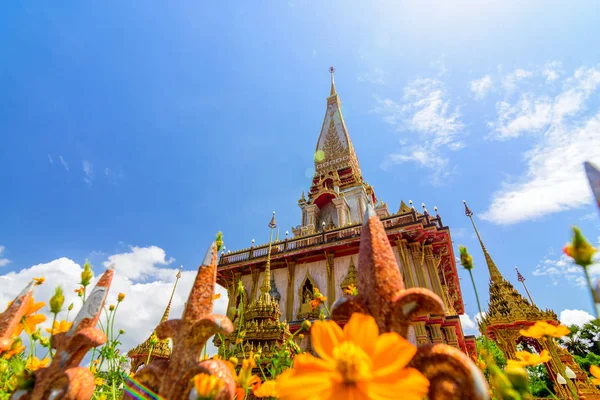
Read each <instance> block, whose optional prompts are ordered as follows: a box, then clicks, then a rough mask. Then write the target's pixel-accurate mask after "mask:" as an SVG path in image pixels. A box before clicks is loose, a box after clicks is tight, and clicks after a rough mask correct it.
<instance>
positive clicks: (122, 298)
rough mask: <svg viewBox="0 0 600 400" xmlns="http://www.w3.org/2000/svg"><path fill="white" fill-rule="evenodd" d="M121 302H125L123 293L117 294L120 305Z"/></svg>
mask: <svg viewBox="0 0 600 400" xmlns="http://www.w3.org/2000/svg"><path fill="white" fill-rule="evenodd" d="M123 300H125V293H119V294H118V295H117V301H118V302H119V303H120V302H122V301H123Z"/></svg>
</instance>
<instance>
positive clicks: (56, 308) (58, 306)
mask: <svg viewBox="0 0 600 400" xmlns="http://www.w3.org/2000/svg"><path fill="white" fill-rule="evenodd" d="M64 302H65V296H64V294H63V290H62V287H60V286H58V287H57V288H56V289H55V290H54V296H52V298H50V311H51V312H52V313H53V314H58V313H59V312H61V311H62V306H63V304H64Z"/></svg>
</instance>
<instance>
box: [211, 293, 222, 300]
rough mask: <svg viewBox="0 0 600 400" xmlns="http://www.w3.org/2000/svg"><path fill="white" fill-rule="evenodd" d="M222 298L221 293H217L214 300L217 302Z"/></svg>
mask: <svg viewBox="0 0 600 400" xmlns="http://www.w3.org/2000/svg"><path fill="white" fill-rule="evenodd" d="M220 298H221V293H215V294H214V295H213V300H217V299H220Z"/></svg>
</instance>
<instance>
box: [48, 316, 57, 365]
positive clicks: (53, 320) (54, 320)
mask: <svg viewBox="0 0 600 400" xmlns="http://www.w3.org/2000/svg"><path fill="white" fill-rule="evenodd" d="M52 314H54V318H52V326H50V347H49V348H48V352H49V353H50V359H51V360H53V359H54V354H52V336H54V323H55V322H56V313H52Z"/></svg>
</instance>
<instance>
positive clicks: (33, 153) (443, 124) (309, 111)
mask: <svg viewBox="0 0 600 400" xmlns="http://www.w3.org/2000/svg"><path fill="white" fill-rule="evenodd" d="M363 3H364V4H363ZM418 3H419V4H415V2H395V1H389V2H384V1H377V2H369V3H368V4H367V3H365V2H347V1H329V2H318V3H317V2H309V1H290V2H287V3H286V2H274V1H271V2H267V1H261V2H252V4H250V3H244V2H218V4H217V3H212V4H209V3H208V2H197V1H179V2H175V3H172V4H168V5H166V4H165V3H164V2H157V1H143V2H142V1H131V2H108V3H104V4H102V5H100V4H90V3H70V4H62V5H59V4H55V3H53V4H52V5H49V4H42V3H36V4H33V3H28V4H24V3H18V2H13V3H11V4H9V5H5V6H4V7H3V8H4V9H3V12H2V13H0V37H2V39H1V40H2V55H3V57H2V58H3V61H2V62H1V63H0V91H1V93H2V96H0V132H1V138H2V140H1V145H0V187H1V188H2V190H1V192H2V195H1V196H0V221H1V223H0V246H1V247H0V249H2V251H1V252H0V265H3V266H2V267H1V268H0V274H1V275H0V280H3V281H4V284H5V286H4V287H5V288H8V289H4V288H3V291H4V290H6V291H5V296H4V297H2V296H0V297H1V298H0V300H2V301H4V300H8V299H9V298H10V297H12V296H13V292H16V291H17V290H18V287H19V286H20V285H21V284H22V283H24V282H25V281H26V280H27V279H30V276H32V275H35V274H38V273H45V274H47V275H51V272H48V271H50V270H51V269H52V268H57V269H56V270H57V271H61V272H60V274H57V275H56V279H55V280H53V281H51V280H50V279H48V280H47V286H48V288H47V290H48V293H49V291H50V289H51V288H52V287H53V286H54V285H57V284H63V285H65V286H66V287H70V286H73V287H74V288H75V287H76V282H71V281H68V279H67V278H69V277H72V276H75V277H76V276H77V274H78V271H79V269H78V268H80V265H82V264H83V261H84V260H85V259H86V258H89V259H90V260H92V262H93V263H94V265H95V266H96V271H97V272H100V271H102V268H101V267H102V265H103V263H104V262H105V261H107V260H109V259H110V260H124V261H123V263H122V265H121V266H119V265H117V269H118V270H119V268H121V270H120V271H121V273H122V275H123V276H124V277H123V279H122V281H119V282H120V283H119V285H120V286H119V287H120V288H121V289H122V290H125V291H127V290H131V293H132V294H131V297H130V301H131V304H132V305H131V310H132V311H133V310H138V312H139V310H140V307H142V308H144V307H145V308H153V307H154V308H156V309H157V311H153V310H150V311H148V310H146V311H143V312H141V314H143V315H142V316H140V318H141V319H140V321H142V322H143V321H144V318H147V319H148V320H152V319H153V318H154V319H157V318H160V316H159V315H160V313H162V309H159V308H160V304H164V302H165V301H166V298H168V294H169V293H168V291H169V289H168V288H170V286H171V284H172V275H174V273H173V274H171V272H172V271H171V270H169V269H173V270H174V268H176V267H177V266H179V265H180V264H183V265H184V268H185V270H186V271H190V275H189V276H188V275H186V276H188V278H189V279H192V277H193V275H194V274H193V272H192V271H193V270H194V269H195V268H196V266H197V264H198V263H199V262H200V261H201V259H202V257H203V255H204V252H205V249H206V247H207V245H208V244H209V242H210V241H211V240H212V238H213V237H214V234H215V232H217V231H218V230H222V231H223V232H224V236H225V243H226V246H227V248H229V249H232V250H233V249H239V248H242V247H247V246H248V245H249V244H250V241H251V239H253V238H254V239H256V241H257V243H263V242H266V241H267V240H268V234H269V231H268V228H267V223H268V221H269V218H270V214H271V211H272V210H275V211H277V219H278V223H279V225H280V227H281V231H282V234H283V231H285V230H286V229H288V230H289V229H290V226H292V225H294V226H295V225H297V224H299V222H300V211H299V209H298V208H297V205H296V204H297V203H296V202H297V200H298V198H299V197H300V194H301V191H302V190H306V189H308V187H309V183H310V177H311V176H312V168H313V158H312V157H313V152H314V149H315V145H316V141H317V138H318V135H319V131H320V128H321V124H322V121H323V116H324V112H325V105H326V97H327V95H328V94H329V74H328V72H327V69H328V67H329V66H330V65H334V66H335V67H336V76H335V79H336V86H337V89H338V93H339V95H340V97H341V99H342V103H343V113H344V117H345V120H346V124H347V127H348V130H349V133H350V136H351V138H352V141H353V143H354V146H355V148H356V151H357V153H358V157H359V161H360V164H361V168H362V172H363V175H364V177H365V179H366V180H367V181H368V182H369V183H370V184H371V185H372V186H373V187H374V189H375V192H376V194H377V195H378V196H379V197H380V198H382V199H383V200H384V201H386V202H387V203H388V205H389V207H390V209H391V210H392V211H395V210H397V208H398V205H399V202H400V200H401V199H404V200H405V201H408V200H413V201H414V202H415V204H416V205H419V204H420V203H421V202H424V203H425V204H426V205H427V207H428V208H429V210H430V211H431V210H432V209H433V206H438V208H439V212H440V214H441V216H442V218H443V221H444V223H445V224H446V225H448V226H450V228H451V232H452V237H453V239H454V241H455V244H456V245H458V244H464V245H467V246H468V247H469V248H470V249H471V252H472V253H473V256H474V259H475V262H476V265H477V269H476V270H475V276H476V280H477V284H478V285H479V288H480V290H482V291H484V292H485V291H486V289H487V280H488V274H487V270H486V269H485V263H484V259H483V256H482V254H481V252H480V249H479V248H478V247H477V246H478V245H477V242H476V240H475V238H474V235H473V232H472V228H471V227H470V224H469V220H468V219H467V218H466V217H465V216H464V212H463V208H462V200H463V199H466V200H467V201H468V202H469V205H470V207H471V208H472V209H473V211H474V212H475V213H476V215H477V218H476V221H477V223H478V226H479V229H480V231H481V234H482V236H483V237H484V240H485V242H486V245H487V247H488V249H489V251H490V252H491V254H492V257H493V258H494V259H495V261H496V263H497V264H498V266H499V267H500V269H501V271H502V272H503V273H504V274H505V276H506V277H507V278H509V279H511V280H513V281H514V282H516V276H515V272H514V267H515V266H518V267H519V269H520V270H521V272H522V273H523V275H524V276H525V277H526V278H527V284H528V286H529V289H530V292H531V293H532V295H533V296H534V300H535V301H536V303H538V304H539V305H542V306H544V307H549V308H553V309H555V310H556V311H557V312H560V311H562V310H565V309H575V310H585V311H587V312H591V311H592V310H591V304H590V300H589V297H588V293H586V292H585V291H584V290H583V289H582V287H581V285H580V284H579V283H580V281H579V279H580V278H581V276H582V275H581V273H580V271H578V270H576V269H573V268H570V266H569V264H568V263H566V262H565V260H564V257H561V248H562V246H563V245H564V244H565V242H566V241H567V240H568V239H569V235H570V231H569V227H570V225H571V224H576V225H578V226H580V227H581V228H582V229H583V232H584V233H585V234H586V235H587V236H588V237H589V238H590V240H591V241H593V242H594V243H597V238H598V237H599V236H600V224H599V220H598V217H599V216H598V214H597V212H596V209H595V207H594V206H593V205H592V203H591V200H590V199H591V198H590V189H589V187H588V186H587V183H586V181H585V179H584V176H583V168H582V167H580V166H581V163H582V162H583V161H584V160H586V159H590V160H592V161H595V162H596V163H600V133H599V129H596V128H598V127H599V126H600V124H599V123H598V112H599V107H598V106H599V102H598V100H599V96H598V89H599V88H600V54H599V52H598V45H597V38H598V37H600V28H599V27H598V24H597V18H596V17H597V15H598V12H599V11H600V10H599V7H598V5H597V3H595V2H592V1H581V2H577V3H575V4H566V3H563V2H557V1H556V2H554V1H531V2H519V1H501V2H485V3H489V4H483V3H484V2H482V4H471V2H467V1H456V2H452V4H450V3H448V2H427V1H423V2H418ZM482 216H483V217H484V219H482V218H480V217H482ZM455 251H457V250H456V246H455ZM111 257H112V258H111ZM119 257H120V258H119ZM2 260H4V261H2ZM53 260H54V261H56V260H62V261H60V262H58V261H56V262H55V263H54V264H53V263H52V262H53ZM65 260H68V262H67V261H65ZM71 260H72V261H71ZM128 262H129V263H131V264H127V263H128ZM61 263H62V264H61ZM65 263H66V264H65ZM59 264H60V266H58V265H59ZM32 266H36V267H32ZM69 274H70V275H69ZM460 274H461V277H462V278H463V279H462V282H463V296H464V299H465V303H466V305H467V313H468V314H469V315H470V317H471V318H472V317H474V315H475V314H476V312H477V310H476V304H475V300H474V296H473V295H472V290H471V288H470V287H469V286H468V285H466V283H468V282H467V279H468V276H467V275H466V274H464V273H463V271H461V272H460ZM184 278H185V276H184ZM61 279H62V280H64V281H61ZM69 279H70V278H69ZM516 283H518V282H516ZM161 285H162V286H161ZM150 287H152V288H155V289H156V290H157V292H156V293H157V295H156V298H155V300H154V301H155V302H156V303H151V302H150V300H148V296H141V297H138V298H136V297H135V295H134V294H133V293H135V291H136V290H137V291H138V292H140V293H146V294H147V293H149V292H148V291H147V290H149V288H150ZM183 288H184V289H185V286H183ZM188 288H189V286H188ZM159 289H160V290H159ZM184 289H178V293H179V292H180V291H182V290H184ZM43 293H45V292H42V294H43ZM158 293H160V295H159V294H158ZM186 295H187V293H183V292H182V293H181V294H180V300H183V299H184V298H185V297H186ZM484 297H487V296H486V295H485V294H484ZM136 301H137V302H138V303H137V304H136ZM161 302H162V303H161ZM141 303H146V304H145V305H140V304H141ZM157 307H158V308H157ZM147 324H150V323H149V322H147ZM150 325H151V324H150ZM130 329H131V331H132V335H131V339H129V340H131V342H132V343H133V342H135V341H136V340H138V336H139V337H142V336H144V335H146V333H148V330H149V329H151V327H144V328H136V327H134V326H131V327H130ZM136 335H138V336H136Z"/></svg>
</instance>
